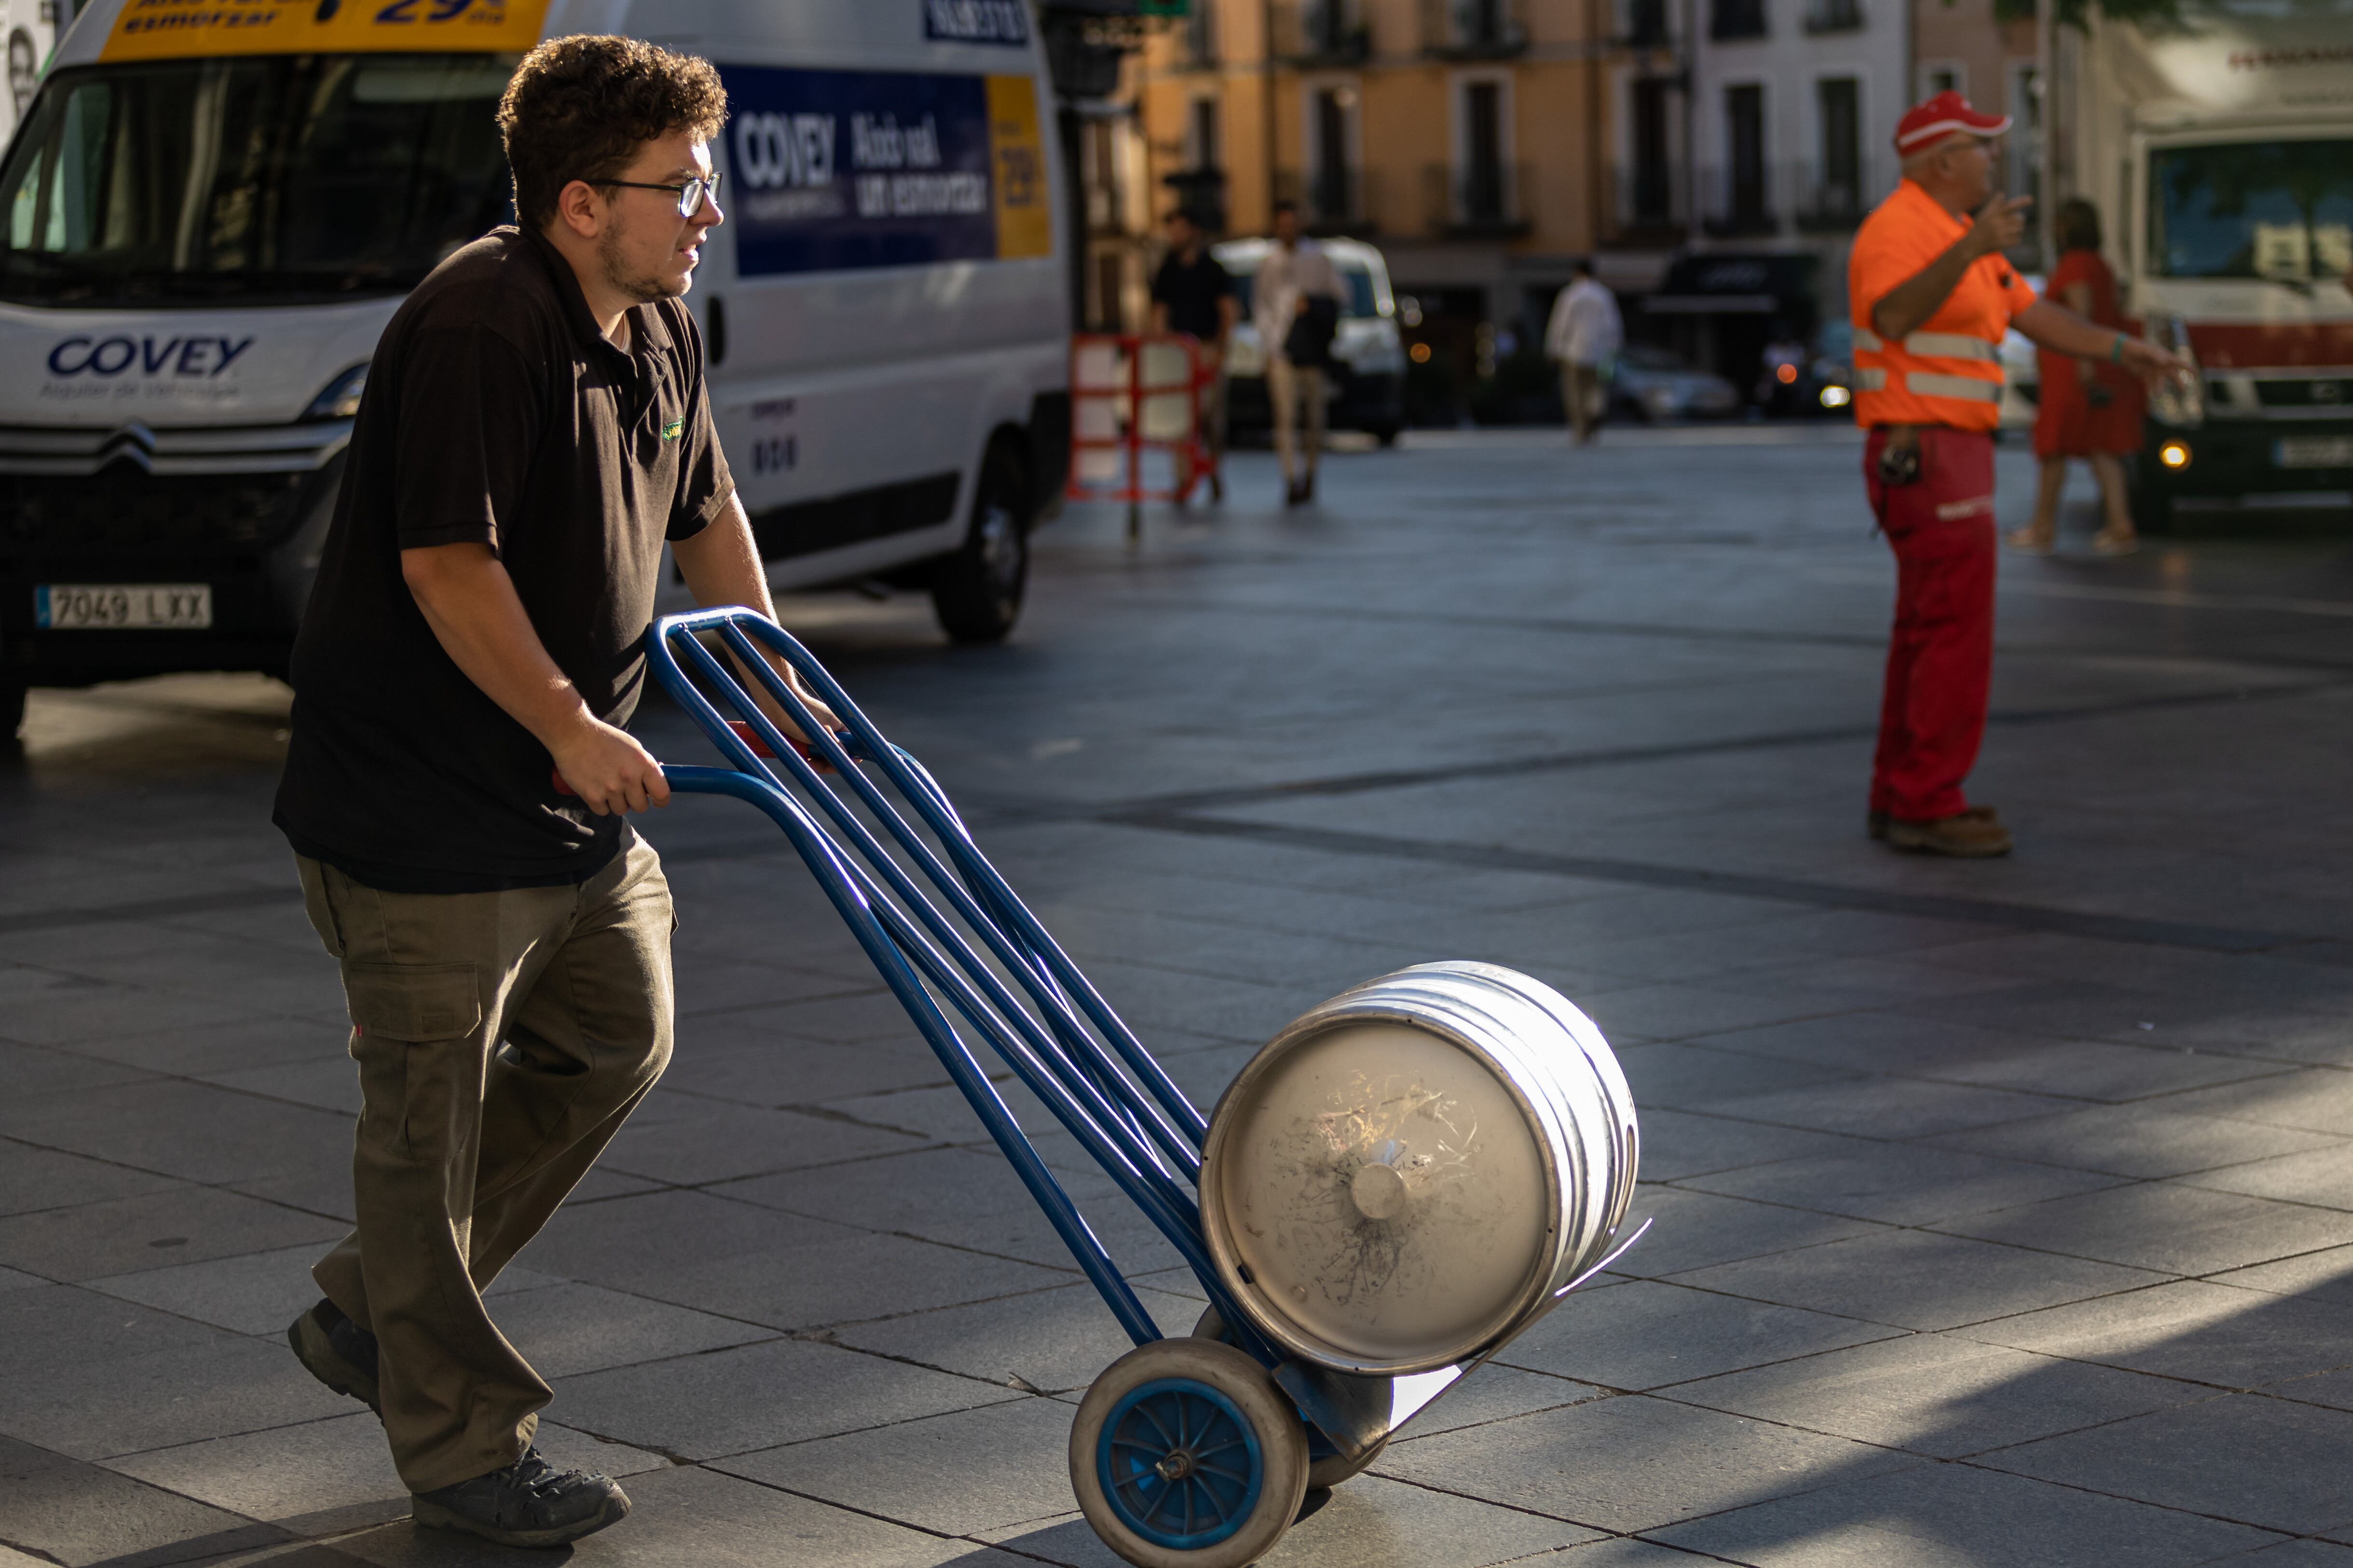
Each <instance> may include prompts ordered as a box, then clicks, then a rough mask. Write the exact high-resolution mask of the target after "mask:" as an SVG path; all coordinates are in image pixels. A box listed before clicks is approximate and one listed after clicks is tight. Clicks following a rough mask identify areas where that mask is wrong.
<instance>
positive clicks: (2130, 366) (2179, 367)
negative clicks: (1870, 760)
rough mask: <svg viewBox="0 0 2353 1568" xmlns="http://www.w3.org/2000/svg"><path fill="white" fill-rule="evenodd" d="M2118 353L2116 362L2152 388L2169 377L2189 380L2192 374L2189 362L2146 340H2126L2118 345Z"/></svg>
mask: <svg viewBox="0 0 2353 1568" xmlns="http://www.w3.org/2000/svg"><path fill="white" fill-rule="evenodd" d="M2118 351H2119V352H2118V353H2117V355H2116V362H2117V363H2119V364H2122V365H2123V366H2124V367H2125V368H2126V370H2129V371H2131V372H2132V373H2133V374H2136V375H2137V376H2139V377H2140V378H2141V380H2143V381H2145V382H2147V383H2148V384H2149V385H2150V386H2151V387H2154V386H2156V385H2157V384H2158V383H2159V382H2162V381H2165V380H2167V379H2168V377H2174V378H2179V379H2182V380H2187V379H2189V376H2190V374H2192V372H2191V371H2190V368H2189V361H2188V360H2186V359H2183V358H2182V357H2181V356H2180V355H2179V354H2178V353H2173V352H2172V351H2171V350H2169V349H2162V348H2159V347H2158V346H2157V344H2155V343H2153V342H2149V341H2148V340H2147V339H2146V338H2126V339H2125V340H2124V342H2122V343H2120V344H2119V345H2118Z"/></svg>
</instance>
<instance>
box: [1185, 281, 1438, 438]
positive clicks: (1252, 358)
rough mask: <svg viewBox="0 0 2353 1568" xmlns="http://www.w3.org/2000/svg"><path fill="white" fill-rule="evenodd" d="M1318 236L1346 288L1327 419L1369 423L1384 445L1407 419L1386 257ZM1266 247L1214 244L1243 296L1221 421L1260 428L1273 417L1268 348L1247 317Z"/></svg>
mask: <svg viewBox="0 0 2353 1568" xmlns="http://www.w3.org/2000/svg"><path fill="white" fill-rule="evenodd" d="M1320 243H1321V244H1322V245H1323V247H1324V254H1325V255H1327V256H1329V257H1331V258H1332V266H1333V268H1334V270H1335V271H1337V272H1338V273H1339V274H1340V286H1341V287H1342V288H1343V289H1345V290H1346V291H1347V298H1346V299H1345V300H1341V301H1340V331H1339V334H1338V335H1337V336H1336V337H1335V338H1334V339H1333V341H1332V357H1333V358H1334V359H1335V361H1337V362H1338V367H1339V368H1338V370H1337V371H1336V373H1335V374H1332V375H1330V376H1328V377H1327V378H1326V379H1325V384H1324V396H1325V398H1326V399H1327V405H1326V408H1325V413H1324V423H1325V424H1326V425H1327V426H1330V427H1332V428H1335V429H1342V430H1366V431H1370V432H1371V433H1372V435H1373V437H1374V438H1375V439H1376V440H1377V441H1379V442H1380V444H1381V445H1382V446H1384V447H1386V446H1388V444H1389V443H1390V442H1392V441H1394V440H1396V439H1397V436H1398V431H1399V430H1401V429H1403V428H1404V427H1405V340H1404V338H1402V337H1401V336H1399V335H1398V321H1397V297H1396V295H1394V294H1393V293H1391V292H1390V290H1389V267H1388V261H1387V260H1386V259H1384V258H1383V257H1382V256H1381V253H1380V252H1379V251H1378V250H1377V249H1375V248H1374V247H1371V246H1369V245H1366V244H1365V243H1364V242H1363V241H1361V240H1355V239H1327V240H1323V241H1321V242H1320ZM1271 248H1273V241H1271V240H1265V239H1229V240H1227V241H1226V242H1225V243H1224V244H1222V245H1219V246H1217V247H1214V249H1215V251H1216V254H1217V258H1218V259H1219V261H1222V262H1224V263H1225V266H1226V270H1227V271H1229V272H1230V273H1232V274H1233V275H1234V287H1235V289H1236V290H1237V291H1238V292H1239V293H1240V296H1241V312H1242V319H1241V324H1240V326H1237V327H1236V328H1235V329H1234V337H1233V343H1232V346H1231V348H1230V350H1229V353H1228V357H1227V363H1226V369H1227V376H1228V381H1227V386H1226V422H1227V425H1228V427H1229V428H1230V429H1234V430H1250V429H1261V430H1262V429H1265V428H1266V427H1268V426H1271V424H1273V422H1274V405H1272V404H1271V402H1270V401H1269V400H1268V398H1267V395H1266V348H1265V345H1264V344H1262V343H1261V342H1259V341H1258V329H1257V328H1256V327H1254V326H1252V325H1251V324H1250V287H1251V285H1252V284H1253V283H1255V282H1256V281H1257V279H1258V268H1259V263H1260V262H1261V261H1263V260H1265V259H1266V253H1267V252H1268V251H1269V250H1270V249H1271Z"/></svg>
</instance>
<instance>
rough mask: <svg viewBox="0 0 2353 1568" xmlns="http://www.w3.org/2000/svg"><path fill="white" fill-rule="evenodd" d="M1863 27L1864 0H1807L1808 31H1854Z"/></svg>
mask: <svg viewBox="0 0 2353 1568" xmlns="http://www.w3.org/2000/svg"><path fill="white" fill-rule="evenodd" d="M1861 29H1862V0H1806V31H1808V32H1809V33H1852V32H1859V31H1860V30H1861Z"/></svg>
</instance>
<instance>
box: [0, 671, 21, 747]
mask: <svg viewBox="0 0 2353 1568" xmlns="http://www.w3.org/2000/svg"><path fill="white" fill-rule="evenodd" d="M24 724H25V679H24V678H23V677H22V676H16V675H0V741H11V740H14V739H16V731H18V730H20V729H22V728H24Z"/></svg>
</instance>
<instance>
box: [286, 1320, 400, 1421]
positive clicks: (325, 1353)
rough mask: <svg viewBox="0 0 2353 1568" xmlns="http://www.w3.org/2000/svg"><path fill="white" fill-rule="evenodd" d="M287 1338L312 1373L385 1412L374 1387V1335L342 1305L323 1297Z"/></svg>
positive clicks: (300, 1360) (333, 1386) (338, 1391)
mask: <svg viewBox="0 0 2353 1568" xmlns="http://www.w3.org/2000/svg"><path fill="white" fill-rule="evenodd" d="M286 1342H287V1343H288V1344H290V1345H292V1346H293V1347H294V1359H295V1360H297V1361H299V1362H301V1363H302V1365H303V1366H304V1367H305V1368H307V1369H308V1370H309V1372H310V1373H311V1376H312V1377H315V1378H317V1379H318V1380H319V1381H320V1382H321V1383H323V1384H326V1385H327V1386H328V1387H329V1388H332V1389H333V1390H334V1391H335V1392H336V1393H337V1394H350V1395H351V1396H352V1397H353V1399H356V1400H358V1401H359V1402H360V1403H361V1404H363V1405H366V1406H367V1407H368V1408H369V1409H370V1410H373V1411H375V1413H376V1414H377V1415H383V1414H384V1406H383V1405H381V1404H380V1403H378V1400H377V1395H376V1389H375V1335H374V1334H372V1333H369V1332H368V1331H366V1330H365V1329H364V1328H361V1327H360V1326H359V1325H358V1324H357V1323H354V1322H353V1321H351V1320H350V1319H349V1318H347V1317H345V1316H343V1309H342V1308H341V1307H338V1306H336V1305H335V1304H334V1303H333V1302H332V1301H329V1300H321V1301H320V1303H319V1304H318V1305H317V1306H315V1307H313V1308H311V1310H309V1311H307V1312H305V1313H303V1314H302V1315H301V1317H299V1318H297V1319H295V1320H294V1321H293V1323H292V1324H291V1325H290V1327H289V1328H288V1329H287V1331H286Z"/></svg>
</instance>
